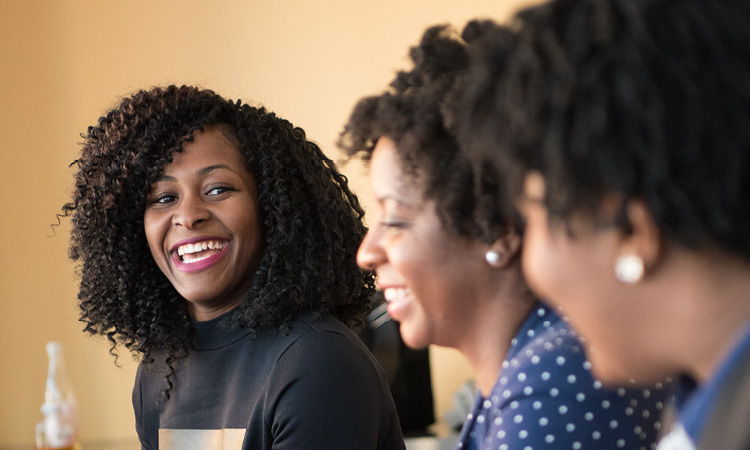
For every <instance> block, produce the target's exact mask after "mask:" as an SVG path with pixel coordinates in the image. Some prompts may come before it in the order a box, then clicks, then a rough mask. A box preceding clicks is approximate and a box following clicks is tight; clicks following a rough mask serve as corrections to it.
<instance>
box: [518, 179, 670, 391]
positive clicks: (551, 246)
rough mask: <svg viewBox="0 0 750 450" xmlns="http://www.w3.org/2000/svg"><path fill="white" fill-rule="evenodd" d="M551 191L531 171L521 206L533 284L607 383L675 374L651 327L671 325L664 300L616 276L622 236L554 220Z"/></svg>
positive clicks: (578, 220)
mask: <svg viewBox="0 0 750 450" xmlns="http://www.w3.org/2000/svg"><path fill="white" fill-rule="evenodd" d="M544 192H545V183H544V179H543V178H542V176H541V175H540V174H538V173H535V172H532V173H530V174H529V175H527V176H526V178H525V184H524V194H525V195H524V198H523V199H522V200H521V202H520V204H519V209H520V210H521V212H522V214H523V215H524V218H525V221H526V230H525V234H524V250H523V270H524V273H525V275H526V279H527V281H528V283H529V286H530V287H531V288H532V289H533V290H534V291H535V293H536V294H537V295H538V296H539V297H540V298H542V299H545V300H547V301H549V302H550V303H552V304H554V305H555V306H557V307H558V308H559V309H560V310H561V311H562V312H563V314H564V315H566V316H568V317H569V319H570V320H571V322H572V324H573V325H574V327H575V328H576V329H577V331H578V332H580V333H581V335H582V336H583V337H584V338H585V342H586V345H587V350H588V357H589V359H590V360H591V362H592V366H593V370H594V372H595V373H596V375H597V376H598V377H599V378H600V379H601V380H602V381H607V382H610V383H622V382H625V381H628V380H631V379H634V380H637V381H640V382H655V381H661V380H663V379H664V378H666V377H667V376H670V375H671V373H670V372H669V370H668V369H667V368H666V367H665V366H664V364H665V363H664V358H663V355H662V356H661V357H660V356H659V355H658V350H656V351H654V349H655V347H658V343H657V342H656V341H655V340H653V339H649V338H648V336H649V333H650V331H649V330H651V331H653V329H654V328H656V329H663V327H664V326H667V325H666V324H664V323H658V322H657V321H656V317H658V309H659V307H660V306H659V302H658V301H655V299H653V298H649V296H648V295H640V294H639V292H642V291H639V290H638V289H640V288H639V287H638V286H637V285H625V284H623V283H622V282H620V281H618V280H617V278H616V277H615V275H614V264H615V261H616V259H617V257H618V256H619V254H620V251H621V242H622V237H623V233H622V232H621V231H619V230H618V229H617V228H615V227H598V226H596V225H594V224H593V222H592V221H591V220H586V219H584V218H582V217H578V216H576V217H574V218H573V219H572V223H570V226H571V228H572V230H573V232H574V233H575V235H574V236H571V235H570V233H569V232H568V231H567V230H566V228H565V226H564V225H562V224H553V225H550V223H549V221H548V212H547V210H546V208H545V207H544V204H543V199H544ZM657 300H658V299H657ZM651 336H653V333H651Z"/></svg>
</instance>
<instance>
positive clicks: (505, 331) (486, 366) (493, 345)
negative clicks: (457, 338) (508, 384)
mask: <svg viewBox="0 0 750 450" xmlns="http://www.w3.org/2000/svg"><path fill="white" fill-rule="evenodd" d="M506 272H507V273H502V274H498V275H497V276H496V280H497V281H496V282H495V283H492V284H491V285H489V286H488V288H489V289H487V290H486V291H485V292H484V294H483V295H481V294H480V296H481V298H480V299H477V301H476V303H475V304H476V308H474V311H473V317H472V318H471V319H470V320H468V321H466V323H467V324H470V326H468V327H467V330H468V331H467V333H466V335H464V336H463V339H462V340H461V342H459V343H457V344H456V345H455V348H457V349H458V350H459V351H460V352H461V353H463V354H464V356H465V357H466V359H467V360H468V361H469V364H470V365H471V366H472V369H473V371H474V374H475V377H476V380H477V386H478V387H479V390H480V391H481V393H482V395H483V396H485V397H486V396H488V395H489V394H490V392H491V391H492V387H493V386H494V385H495V382H496V380H497V378H498V376H499V375H500V370H501V366H502V363H503V360H504V359H505V355H506V354H507V352H508V348H509V347H510V341H511V340H512V339H513V337H514V336H515V335H516V332H517V331H518V328H519V327H520V326H521V324H522V323H523V321H524V320H525V318H526V317H527V316H528V314H529V312H530V311H531V309H532V308H533V306H534V300H533V299H532V298H531V295H530V294H529V293H528V289H527V287H526V284H525V282H524V281H523V278H522V277H521V274H520V270H519V269H518V268H517V267H513V268H508V269H507V270H506Z"/></svg>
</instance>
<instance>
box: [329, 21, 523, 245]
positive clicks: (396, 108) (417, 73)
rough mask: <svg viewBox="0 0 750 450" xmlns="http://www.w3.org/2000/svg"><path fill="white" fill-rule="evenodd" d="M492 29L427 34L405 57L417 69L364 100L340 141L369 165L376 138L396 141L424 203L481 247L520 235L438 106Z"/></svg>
mask: <svg viewBox="0 0 750 450" xmlns="http://www.w3.org/2000/svg"><path fill="white" fill-rule="evenodd" d="M489 25H490V23H489V22H486V21H473V22H470V23H469V24H468V25H467V26H466V28H465V29H464V31H463V33H462V36H459V35H458V33H457V32H456V30H454V29H453V28H451V27H449V26H447V25H437V26H433V27H430V28H428V29H427V30H426V31H425V32H424V34H423V35H422V38H421V40H420V43H419V45H417V46H414V47H412V48H411V50H410V52H409V55H410V57H411V59H412V61H413V64H414V67H413V68H412V69H411V70H409V71H400V72H398V73H397V74H396V77H395V79H394V80H393V81H392V82H391V83H390V89H388V90H386V91H385V92H383V93H382V94H380V95H377V96H371V97H365V98H363V99H361V100H360V101H359V102H358V103H357V104H356V105H355V107H354V110H353V112H352V114H351V116H350V118H349V122H348V123H347V124H346V125H345V127H344V129H343V131H342V132H341V135H340V138H339V141H338V144H339V146H340V147H341V148H343V149H344V150H345V151H346V152H347V153H348V154H349V155H350V157H355V156H359V157H362V158H363V159H365V160H369V158H370V157H371V155H372V152H373V150H374V147H375V144H376V143H377V140H378V139H379V138H381V137H384V136H385V137H388V138H390V139H391V140H393V141H394V143H395V144H396V148H397V151H398V154H399V157H400V159H401V161H402V162H403V163H404V167H405V169H406V170H405V172H406V174H407V175H408V176H412V177H414V178H416V177H422V179H423V184H422V186H423V188H424V191H423V195H424V197H425V198H429V199H434V200H435V202H436V209H437V214H438V217H439V218H440V219H441V222H442V223H443V224H444V225H445V226H446V228H447V229H448V230H449V231H452V232H454V233H456V234H459V235H461V236H465V237H471V238H480V239H484V240H486V241H492V240H493V239H495V238H497V236H498V235H499V233H502V232H505V231H506V230H508V229H509V228H514V229H519V226H518V224H519V220H518V217H517V215H516V214H515V211H514V210H513V208H512V207H511V206H510V202H509V201H505V200H506V196H505V195H504V192H503V191H502V189H501V184H500V183H498V182H497V180H496V178H494V177H487V176H485V175H484V174H483V173H478V174H477V175H476V176H475V175H474V173H473V171H472V167H471V164H470V162H469V160H468V159H466V158H465V157H464V156H463V155H462V153H461V151H460V148H459V144H458V141H457V140H456V138H455V137H454V135H453V134H452V132H451V131H449V129H448V127H447V126H446V117H445V115H444V113H443V104H444V102H445V101H446V98H447V93H448V92H449V91H450V89H451V87H452V85H453V84H454V83H455V82H456V80H457V79H458V78H460V76H461V74H462V73H463V72H464V71H465V70H466V68H467V67H468V65H469V57H468V53H467V49H466V42H465V40H473V39H475V38H476V37H477V36H480V35H482V34H483V33H484V32H485V30H486V29H487V27H488V26H489ZM479 205H481V206H482V207H481V208H480V207H479ZM478 210H481V211H483V214H482V215H481V216H478V215H477V214H476V213H477V211H478Z"/></svg>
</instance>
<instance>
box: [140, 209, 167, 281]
mask: <svg viewBox="0 0 750 450" xmlns="http://www.w3.org/2000/svg"><path fill="white" fill-rule="evenodd" d="M162 222H163V221H160V220H159V217H158V216H156V217H155V216H154V215H153V214H148V213H146V214H145V215H144V218H143V231H144V233H145V235H146V243H147V244H148V249H149V251H150V252H151V257H152V258H153V259H154V261H155V262H156V265H157V266H159V269H160V270H161V271H162V272H164V269H165V263H166V262H165V261H164V250H163V247H164V245H163V244H164V237H165V230H164V224H163V223H162Z"/></svg>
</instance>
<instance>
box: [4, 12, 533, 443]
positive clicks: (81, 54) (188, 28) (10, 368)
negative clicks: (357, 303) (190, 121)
mask: <svg viewBox="0 0 750 450" xmlns="http://www.w3.org/2000/svg"><path fill="white" fill-rule="evenodd" d="M521 3H522V1H521V0H507V1H502V0H482V1H479V0H476V1H455V0H439V1H436V0H423V1H404V0H400V1H396V0H386V1H380V0H379V1H369V2H361V1H352V0H332V1H309V0H307V1H306V0H297V1H256V0H244V1H216V2H210V1H198V0H194V1H177V0H171V1H151V0H135V1H134V0H129V1H101V0H76V1H73V0H67V1H64V0H60V1H56V0H48V1H42V0H26V1H25V0H0V102H2V103H1V107H0V136H1V137H2V149H1V150H0V163H1V166H0V167H1V169H0V170H2V172H3V176H2V177H1V179H2V180H4V181H2V189H1V190H0V200H2V205H4V211H3V216H4V217H3V219H2V220H0V235H1V236H2V247H3V249H2V250H3V257H2V259H0V269H1V270H0V301H1V302H2V308H3V311H4V314H3V315H2V318H1V319H0V447H3V446H11V445H21V444H24V443H30V442H31V441H32V435H33V432H32V430H33V426H34V424H35V423H36V422H37V421H38V420H39V419H40V413H39V405H40V404H41V402H42V399H43V387H44V379H45V372H46V364H47V361H46V355H45V352H44V343H45V342H46V341H47V340H51V339H58V340H61V341H62V342H63V343H64V345H65V350H66V352H67V355H66V356H67V362H68V365H69V370H70V372H71V376H72V379H73V382H74V384H75V387H76V390H77V394H78V398H79V404H80V409H81V419H82V420H81V421H82V433H83V438H84V440H88V441H94V440H103V439H112V438H132V436H133V419H132V412H131V406H130V389H131V383H132V379H133V371H134V368H135V363H134V361H133V358H131V356H130V355H129V354H127V353H124V354H122V355H121V356H122V358H121V362H122V368H116V367H115V366H114V365H113V361H112V358H111V357H110V356H109V355H108V354H107V345H106V342H104V341H103V340H102V339H100V338H91V337H88V336H84V335H83V333H81V328H82V327H81V324H80V323H78V322H77V320H76V303H75V295H76V281H75V276H74V270H73V267H72V265H71V264H70V262H69V261H68V260H67V257H66V248H67V233H68V230H69V227H68V224H67V223H65V224H64V225H63V226H62V227H60V228H57V229H56V231H53V230H52V229H51V228H50V226H49V224H50V223H52V222H54V221H55V213H56V212H58V211H59V206H60V205H61V204H62V203H63V202H65V200H66V198H67V195H68V193H69V190H70V186H71V173H72V172H71V170H70V169H68V168H67V165H68V163H69V162H70V161H72V160H73V159H75V157H76V153H77V150H78V148H77V142H78V141H79V140H80V138H79V136H78V134H79V133H80V132H82V131H83V130H84V129H85V127H86V126H87V125H89V124H92V123H93V122H94V121H95V120H96V119H97V118H98V116H99V115H100V114H101V113H102V112H104V110H105V109H106V108H107V107H109V106H112V105H113V104H114V103H115V102H116V100H117V97H118V96H119V95H122V94H125V93H128V92H130V91H132V90H134V89H137V88H141V87H149V86H151V85H154V84H164V83H167V82H174V83H197V84H200V85H203V86H205V87H210V88H212V89H215V90H217V91H218V92H220V93H222V94H223V95H225V96H227V97H231V98H237V97H241V98H242V99H244V100H247V101H251V102H257V103H262V104H264V105H266V106H267V107H269V108H270V109H272V110H275V111H276V112H278V113H279V114H280V115H281V116H284V117H286V118H288V119H290V120H291V121H292V122H294V123H295V124H297V125H299V126H302V127H303V128H305V129H306V130H307V132H308V134H309V136H310V138H311V139H313V140H316V141H317V142H319V143H320V144H321V146H322V147H323V148H324V150H325V151H326V152H328V154H329V155H331V156H333V157H337V156H338V154H337V153H336V150H335V149H334V146H333V142H334V140H335V138H336V135H337V133H338V131H339V129H340V127H341V125H342V124H343V122H344V121H345V120H346V118H347V114H348V113H349V112H350V110H351V107H352V106H353V104H354V102H355V101H356V100H357V99H358V98H359V97H361V96H362V95H365V94H369V93H375V92H378V91H380V90H381V89H383V88H384V87H385V84H386V82H387V81H389V80H390V78H391V76H392V75H393V73H394V70H395V69H397V68H401V67H404V65H405V64H406V61H407V60H406V51H407V47H408V46H409V45H411V44H413V43H414V42H415V41H416V40H417V39H418V37H419V36H420V34H421V31H422V30H423V29H424V28H425V27H426V26H428V25H430V24H433V23H441V22H451V23H454V24H458V25H461V24H463V23H464V22H465V21H466V20H467V19H469V18H472V17H477V16H483V17H495V18H504V17H506V16H507V14H508V12H509V11H511V10H513V9H515V8H516V7H517V6H518V5H519V4H521ZM346 170H347V171H349V172H350V173H351V175H352V178H353V185H354V188H355V189H357V190H358V191H359V192H360V193H361V195H362V196H363V197H365V198H366V197H367V190H366V188H365V187H366V184H365V181H366V180H365V178H364V177H363V175H362V172H361V171H360V170H357V169H356V168H354V167H349V168H348V169H346ZM434 368H435V375H434V377H435V384H436V388H437V407H438V412H439V413H442V412H443V411H444V410H445V409H446V408H447V407H448V405H449V403H450V401H451V399H450V396H451V392H452V390H453V389H454V388H455V386H456V385H457V384H458V383H459V382H460V381H462V380H463V379H464V378H466V377H467V376H468V369H467V367H466V365H465V363H464V362H463V360H462V359H461V358H460V356H458V355H457V354H456V353H455V352H451V351H445V350H436V351H434Z"/></svg>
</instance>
